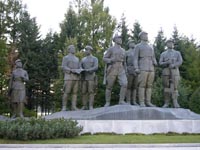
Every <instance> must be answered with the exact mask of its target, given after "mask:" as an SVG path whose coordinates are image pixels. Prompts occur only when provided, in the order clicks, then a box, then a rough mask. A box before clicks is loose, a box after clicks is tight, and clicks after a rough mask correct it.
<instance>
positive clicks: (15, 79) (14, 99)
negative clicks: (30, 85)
mask: <svg viewBox="0 0 200 150" xmlns="http://www.w3.org/2000/svg"><path fill="white" fill-rule="evenodd" d="M15 68H16V69H14V70H13V72H12V75H11V79H10V83H9V87H8V88H9V89H8V91H9V93H8V95H9V96H10V97H11V106H12V109H13V115H12V118H15V117H16V116H18V115H19V117H22V118H23V117H24V115H23V109H24V103H26V87H25V82H26V81H28V80H29V77H28V73H27V71H26V70H24V69H23V68H22V62H21V60H20V59H17V60H16V61H15Z"/></svg>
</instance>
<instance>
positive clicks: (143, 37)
mask: <svg viewBox="0 0 200 150" xmlns="http://www.w3.org/2000/svg"><path fill="white" fill-rule="evenodd" d="M139 38H140V39H141V40H142V41H148V33H147V32H145V31H141V32H140V33H139Z"/></svg>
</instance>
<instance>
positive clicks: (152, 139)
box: [0, 134, 200, 144]
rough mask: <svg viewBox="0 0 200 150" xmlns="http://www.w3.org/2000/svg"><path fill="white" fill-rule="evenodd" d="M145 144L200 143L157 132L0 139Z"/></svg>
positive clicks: (198, 137) (199, 137)
mask: <svg viewBox="0 0 200 150" xmlns="http://www.w3.org/2000/svg"><path fill="white" fill-rule="evenodd" d="M141 143H143V144H145V143H157V144H160V143H200V135H199V134H197V135H195V134H186V135H179V134H156V135H135V134H133V135H112V134H99V135H81V136H79V137H76V138H69V139H68V138H66V139H50V140H34V141H17V140H6V139H0V144H141Z"/></svg>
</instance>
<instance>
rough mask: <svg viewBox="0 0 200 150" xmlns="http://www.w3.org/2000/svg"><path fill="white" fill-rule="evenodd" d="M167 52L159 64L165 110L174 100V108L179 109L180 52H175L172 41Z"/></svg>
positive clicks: (167, 44)
mask: <svg viewBox="0 0 200 150" xmlns="http://www.w3.org/2000/svg"><path fill="white" fill-rule="evenodd" d="M166 46H167V50H166V51H164V52H163V53H162V54H161V56H160V61H159V64H160V65H161V66H162V68H163V70H162V79H163V86H164V105H163V108H167V107H169V103H170V99H171V98H172V102H173V106H174V108H179V107H180V105H179V104H178V101H177V99H178V89H177V88H178V83H179V80H180V73H179V66H180V65H181V64H182V62H183V60H182V56H181V54H180V52H178V51H176V50H174V49H173V48H174V43H173V41H172V40H167V42H166Z"/></svg>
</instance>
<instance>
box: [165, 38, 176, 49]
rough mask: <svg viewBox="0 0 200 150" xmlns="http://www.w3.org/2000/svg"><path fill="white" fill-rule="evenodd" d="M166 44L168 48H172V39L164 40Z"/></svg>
mask: <svg viewBox="0 0 200 150" xmlns="http://www.w3.org/2000/svg"><path fill="white" fill-rule="evenodd" d="M166 46H167V48H169V49H173V48H174V41H173V40H167V41H166Z"/></svg>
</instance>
